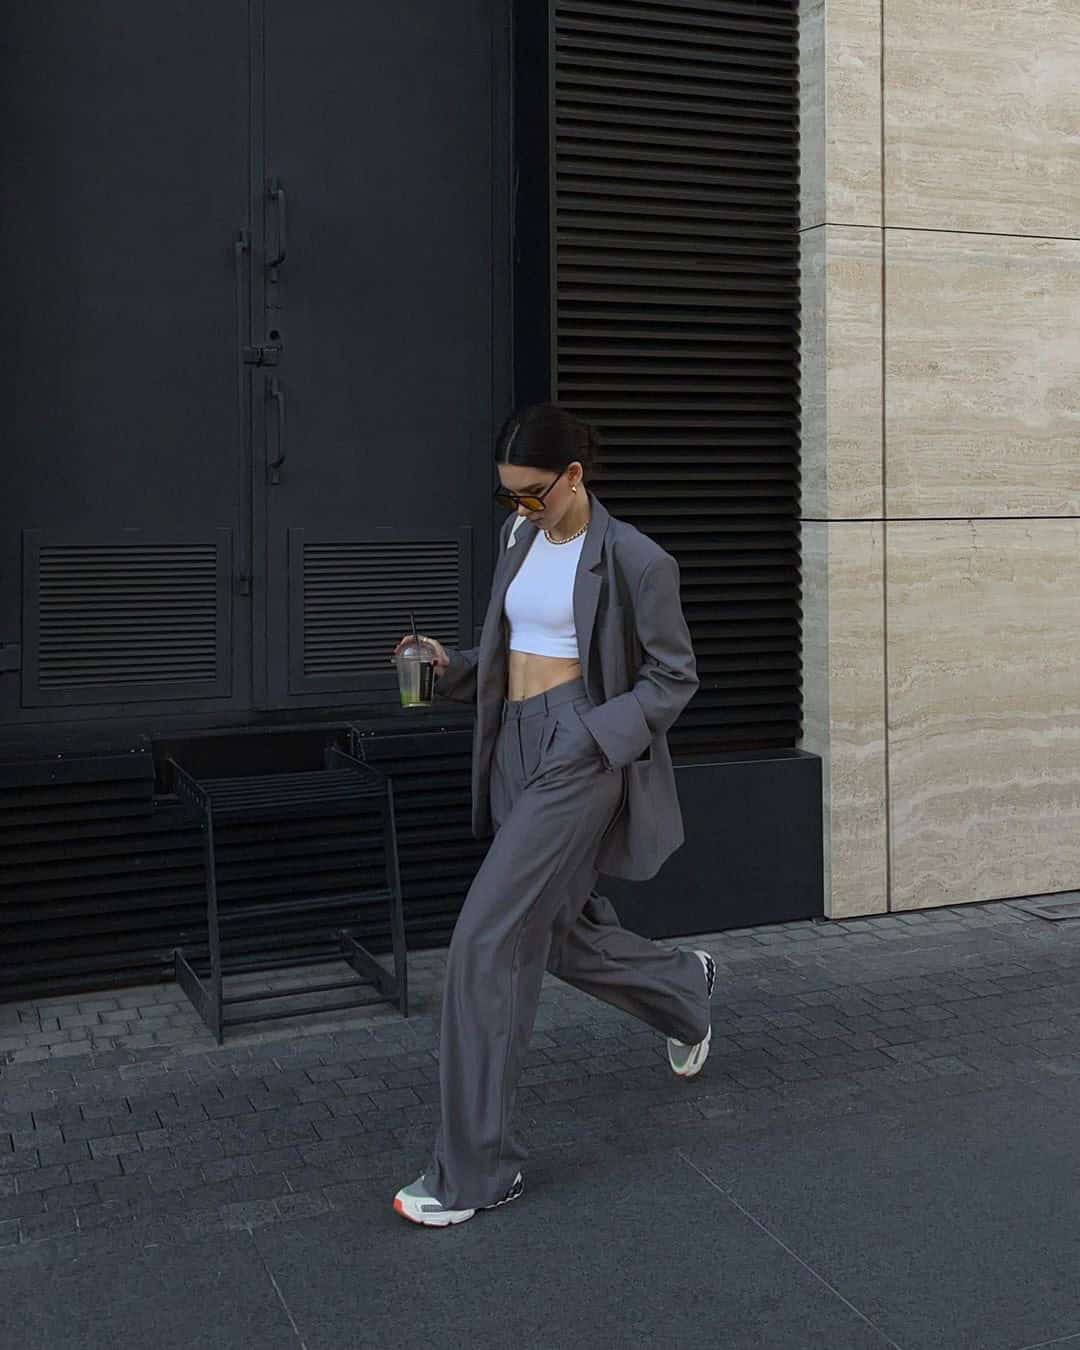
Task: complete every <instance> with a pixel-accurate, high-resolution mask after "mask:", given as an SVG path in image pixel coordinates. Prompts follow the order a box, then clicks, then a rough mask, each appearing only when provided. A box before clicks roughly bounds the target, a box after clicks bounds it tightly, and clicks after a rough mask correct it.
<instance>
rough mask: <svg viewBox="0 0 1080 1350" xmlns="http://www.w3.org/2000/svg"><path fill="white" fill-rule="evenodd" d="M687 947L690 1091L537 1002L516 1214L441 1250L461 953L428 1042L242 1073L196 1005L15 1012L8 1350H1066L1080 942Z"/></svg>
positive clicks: (898, 935) (3, 1036)
mask: <svg viewBox="0 0 1080 1350" xmlns="http://www.w3.org/2000/svg"><path fill="white" fill-rule="evenodd" d="M680 945H694V946H704V947H707V948H708V950H709V951H711V952H712V953H713V955H714V956H715V957H716V959H717V962H718V967H719V970H718V978H717V984H716V991H715V994H714V1017H713V1024H714V1033H713V1048H712V1053H711V1056H710V1059H709V1061H708V1064H707V1066H706V1069H705V1071H704V1072H703V1073H702V1075H701V1076H700V1077H699V1078H698V1079H696V1080H694V1081H692V1082H690V1083H683V1082H681V1081H679V1080H676V1079H674V1078H673V1076H672V1075H671V1074H670V1072H669V1070H668V1068H667V1065H666V1059H665V1057H664V1046H663V1041H662V1039H661V1038H660V1037H659V1036H657V1035H656V1033H654V1032H653V1031H651V1030H650V1029H649V1028H645V1027H642V1026H640V1025H638V1024H637V1023H635V1022H633V1021H632V1020H631V1019H629V1018H627V1017H626V1016H624V1015H623V1014H621V1013H618V1012H616V1011H614V1010H612V1009H608V1008H606V1007H605V1006H604V1005H601V1004H598V1003H596V1002H594V1001H593V1000H590V999H588V998H587V997H586V996H584V995H581V994H579V993H577V992H576V991H574V990H571V989H569V988H568V987H566V986H563V985H561V984H560V983H559V982H558V981H555V980H553V979H550V978H549V979H548V980H547V981H546V982H545V988H544V992H543V996H542V1001H541V1010H540V1016H539V1019H538V1023H537V1030H536V1034H535V1036H534V1039H533V1044H532V1049H531V1052H530V1055H529V1059H528V1063H527V1068H526V1071H525V1074H524V1077H523V1080H522V1086H521V1090H520V1092H519V1097H518V1105H517V1118H518V1122H519V1125H520V1128H521V1130H522V1133H523V1134H524V1136H525V1138H526V1140H527V1142H528V1144H529V1147H530V1150H531V1154H532V1156H531V1158H530V1162H529V1165H528V1170H527V1174H526V1182H527V1190H526V1196H525V1198H524V1199H523V1200H522V1201H520V1202H517V1203H516V1204H515V1205H514V1206H510V1207H508V1208H507V1209H506V1210H503V1211H498V1212H497V1213H495V1214H493V1215H480V1216H478V1217H477V1219H476V1220H474V1221H473V1222H471V1223H469V1224H466V1225H464V1226H463V1227H462V1228H460V1229H455V1230H453V1231H451V1232H429V1231H426V1230H417V1229H414V1228H412V1227H411V1226H409V1225H406V1224H404V1223H403V1222H402V1221H401V1220H400V1219H399V1218H398V1217H397V1216H396V1215H394V1214H393V1213H392V1211H391V1210H390V1208H389V1205H390V1199H391V1197H392V1195H393V1192H394V1190H396V1189H397V1187H398V1186H399V1185H401V1184H403V1183H404V1182H406V1181H410V1180H412V1178H413V1177H414V1176H415V1175H416V1174H417V1172H418V1171H419V1170H420V1169H421V1168H422V1167H423V1165H424V1163H425V1161H426V1158H427V1150H428V1147H429V1145H430V1142H431V1137H432V1133H433V1130H434V1127H435V1123H436V1120H437V1113H438V1104H437V1103H438V1093H437V1079H438V1064H437V1028H438V999H439V994H440V981H441V972H442V966H443V953H441V952H437V953H419V954H414V955H413V956H412V957H411V958H410V981H411V992H412V1003H413V1010H414V1011H413V1016H411V1017H410V1018H409V1019H408V1020H407V1021H403V1020H402V1019H401V1018H400V1017H398V1015H397V1014H396V1012H395V1011H394V1010H393V1009H391V1008H388V1007H387V1006H386V1005H384V1004H381V1003H380V1004H372V1005H371V1006H370V1007H367V1008H363V1009H357V1010H354V1011H350V1012H348V1013H331V1014H324V1015H319V1014H317V1013H313V1014H309V1015H306V1016H304V1017H303V1018H301V1019H298V1020H296V1021H291V1022H283V1023H273V1024H269V1026H270V1029H269V1030H267V1029H265V1027H266V1025H267V1024H262V1025H261V1026H260V1027H259V1028H252V1029H249V1030H245V1029H242V1028H240V1029H237V1030H235V1031H233V1032H231V1033H230V1036H229V1039H228V1042H227V1044H226V1045H225V1047H223V1048H219V1047H217V1046H216V1044H215V1043H214V1042H213V1040H212V1039H211V1038H210V1037H209V1036H207V1035H206V1034H205V1031H204V1030H203V1028H202V1025H201V1023H200V1022H199V1020H198V1018H197V1017H196V1016H195V1014H194V1012H193V1011H192V1010H191V1009H190V1007H189V1006H188V1005H187V1003H186V1001H185V1000H184V999H183V996H182V995H181V994H180V992H179V990H178V989H177V987H176V986H175V985H160V986H153V987H143V988H139V989H132V990H125V991H122V992H119V993H116V992H113V993H107V994H102V995H100V996H77V997H72V998H67V999H60V998H58V999H43V1000H38V1001H35V1002H33V1003H26V1004H6V1005H0V1065H2V1066H3V1067H0V1278H2V1279H3V1280H4V1282H5V1288H6V1290H7V1295H8V1296H7V1297H6V1299H5V1300H4V1301H3V1305H2V1310H0V1344H4V1345H8V1344H11V1345H19V1346H20V1347H21V1348H22V1347H34V1346H41V1347H48V1350H55V1347H57V1346H61V1345H63V1346H66V1345H68V1344H70V1345H73V1346H74V1345H78V1346H79V1347H80V1348H81V1347H86V1346H96V1345H98V1344H100V1345H102V1346H105V1345H108V1346H109V1347H110V1350H118V1347H126V1346H133V1347H139V1348H140V1350H141V1347H142V1346H144V1345H145V1346H146V1347H148V1348H149V1347H150V1346H153V1347H154V1350H160V1347H163V1346H165V1347H168V1346H171V1345H174V1344H175V1345H176V1346H188V1345H203V1344H205V1345H210V1344H214V1345H218V1346H226V1347H227V1346H233V1345H235V1346H238V1347H239V1346H247V1345H249V1344H251V1345H256V1344H258V1345H260V1346H268V1345H272V1346H274V1345H277V1344H281V1345H283V1346H298V1345H301V1346H306V1347H308V1348H309V1350H323V1347H328V1346H336V1345H339V1344H340V1345H350V1346H357V1345H372V1346H375V1345H386V1344H390V1343H392V1342H393V1343H396V1344H401V1345H406V1346H411V1345H414V1344H416V1345H420V1344H424V1345H431V1344H432V1340H433V1337H432V1334H431V1321H430V1319H431V1317H432V1316H435V1317H436V1318H437V1319H438V1320H439V1325H440V1326H443V1327H444V1328H445V1343H447V1344H450V1343H454V1342H456V1341H457V1340H461V1339H469V1340H470V1341H471V1342H472V1343H474V1344H475V1343H479V1344H481V1345H488V1344H490V1345H492V1346H504V1345H506V1344H508V1343H509V1342H510V1341H511V1340H512V1339H513V1340H517V1339H522V1338H525V1339H527V1340H528V1341H529V1343H530V1344H531V1345H532V1346H547V1345H552V1346H555V1345H590V1346H592V1345H596V1346H597V1347H600V1346H603V1347H605V1350H606V1347H608V1346H612V1345H620V1346H621V1345H635V1346H636V1345H642V1346H644V1345H656V1344H668V1345H671V1344H674V1345H680V1344H686V1345H691V1344H694V1345H700V1344H702V1343H705V1344H710V1345H719V1346H723V1347H725V1348H726V1347H743V1346H746V1347H751V1346H754V1347H757V1346H774V1345H775V1346H777V1347H781V1346H782V1347H784V1348H785V1350H801V1347H803V1346H810V1345H819V1344H823V1343H827V1344H829V1345H830V1346H832V1347H847V1346H859V1347H861V1346H864V1345H865V1346H889V1345H891V1346H894V1347H896V1346H899V1347H901V1350H912V1347H916V1346H918V1347H923V1346H926V1347H927V1350H931V1348H932V1350H952V1347H957V1350H959V1348H960V1347H968V1346H970V1347H972V1350H991V1348H994V1350H996V1347H1001V1350H1020V1347H1030V1346H1035V1345H1044V1344H1045V1345H1049V1344H1065V1343H1067V1341H1069V1340H1071V1341H1072V1342H1073V1343H1074V1344H1076V1345H1077V1346H1078V1347H1080V1281H1078V1280H1077V1278H1076V1255H1077V1244H1076V1237H1075V1234H1076V1232H1077V1231H1080V1186H1078V1185H1077V1182H1078V1181H1080V1149H1078V1148H1077V1147H1076V1145H1077V1144H1078V1143H1080V1131H1078V1130H1077V1128H1076V1127H1075V1125H1074V1121H1075V1119H1076V1108H1077V1106H1078V1105H1080V923H1076V922H1064V923H1048V922H1046V921H1045V920H1043V919H1039V918H1035V917H1032V916H1030V915H1028V914H1026V913H1025V912H1024V910H1023V909H1022V907H1021V905H1020V904H1019V903H1012V902H1009V903H1000V904H992V905H978V906H964V907H959V908H957V909H953V910H935V911H930V912H926V913H918V914H904V915H894V916H886V917H881V918H872V919H861V920H852V921H847V922H843V923H821V924H813V923H797V924H788V925H781V926H774V927H768V928H760V929H743V930H739V931H736V932H728V933H724V934H717V935H713V936H710V937H705V938H697V939H686V940H680ZM326 974H327V972H326V967H321V968H319V970H318V972H317V977H318V978H319V979H325V978H326ZM282 978H290V979H291V978H293V976H292V975H291V974H290V976H288V977H282ZM1074 1155H1075V1160H1074ZM61 1289H62V1290H64V1291H65V1293H64V1297H63V1298H60V1299H59V1300H58V1299H57V1298H55V1297H52V1296H51V1295H50V1291H57V1290H61ZM199 1290H202V1291H203V1292H202V1293H201V1294H198V1296H194V1295H193V1291H199ZM417 1291H422V1294H423V1299H424V1300H425V1303H424V1314H423V1316H422V1317H420V1318H419V1320H417V1322H416V1324H415V1325H413V1324H412V1323H410V1321H409V1319H408V1316H407V1315H406V1314H405V1313H404V1312H403V1310H404V1309H407V1308H408V1307H409V1306H411V1304H412V1302H413V1300H414V1299H415V1298H417V1297H418V1296H419V1295H418V1293H417ZM538 1300H539V1302H538ZM541 1307H542V1308H546V1309H547V1313H546V1315H544V1316H541V1314H540V1312H539V1311H538V1309H540V1308H541ZM65 1308H66V1309H67V1312H66V1313H65V1311H64V1310H65ZM702 1318H705V1319H707V1323H706V1324H705V1325H703V1323H702V1321H701V1319H702ZM365 1319H367V1320H365ZM707 1328H711V1329H712V1332H715V1334H711V1333H710V1331H709V1330H708V1329H707ZM434 1340H435V1343H436V1344H439V1343H442V1342H441V1341H440V1339H439V1337H438V1336H436V1337H434Z"/></svg>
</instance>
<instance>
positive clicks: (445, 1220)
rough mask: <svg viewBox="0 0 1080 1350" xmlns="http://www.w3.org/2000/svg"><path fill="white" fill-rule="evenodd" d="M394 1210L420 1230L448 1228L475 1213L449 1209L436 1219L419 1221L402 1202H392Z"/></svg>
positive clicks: (462, 1221) (396, 1200)
mask: <svg viewBox="0 0 1080 1350" xmlns="http://www.w3.org/2000/svg"><path fill="white" fill-rule="evenodd" d="M394 1209H395V1210H396V1211H397V1213H398V1214H400V1215H401V1217H402V1218H403V1219H408V1221H409V1222H410V1223H415V1224H417V1225H419V1227H421V1228H449V1227H450V1225H451V1224H455V1223H464V1222H465V1220H466V1219H471V1218H472V1216H473V1215H474V1214H475V1213H476V1210H475V1209H451V1210H447V1211H446V1212H445V1213H443V1214H440V1215H439V1217H438V1218H426V1219H421V1218H418V1217H417V1216H416V1215H415V1214H410V1213H409V1211H408V1210H407V1209H406V1208H405V1204H404V1202H403V1201H401V1200H398V1199H397V1198H395V1200H394Z"/></svg>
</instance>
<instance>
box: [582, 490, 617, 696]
mask: <svg viewBox="0 0 1080 1350" xmlns="http://www.w3.org/2000/svg"><path fill="white" fill-rule="evenodd" d="M589 496H590V498H591V501H592V515H591V517H590V519H589V528H588V530H586V532H585V543H584V545H583V546H582V549H581V557H580V558H579V559H578V565H577V573H576V574H575V576H574V628H575V630H576V632H577V640H578V653H579V655H580V658H581V669H582V671H587V670H588V660H589V650H590V648H591V646H592V636H593V626H594V625H595V623H596V607H597V604H598V603H599V600H600V586H601V575H600V565H601V561H602V554H603V546H604V536H605V535H606V533H607V527H608V521H609V520H610V519H611V517H610V516H609V515H608V512H607V509H606V508H605V507H604V505H603V504H602V503H601V502H600V501H598V500H597V498H596V497H595V496H593V494H592V493H590V494H589Z"/></svg>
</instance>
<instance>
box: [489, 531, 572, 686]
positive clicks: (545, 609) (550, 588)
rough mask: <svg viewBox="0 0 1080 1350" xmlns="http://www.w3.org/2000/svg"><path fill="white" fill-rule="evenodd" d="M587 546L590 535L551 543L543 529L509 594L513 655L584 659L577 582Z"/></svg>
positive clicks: (507, 613)
mask: <svg viewBox="0 0 1080 1350" xmlns="http://www.w3.org/2000/svg"><path fill="white" fill-rule="evenodd" d="M584 544H585V536H584V535H582V536H581V538H580V539H575V540H573V541H572V542H571V543H568V544H549V543H548V541H547V537H546V536H545V534H544V532H543V530H541V531H539V533H538V534H537V535H536V537H535V538H534V539H533V542H532V545H531V547H530V548H529V551H528V553H527V554H526V555H525V559H524V561H523V562H522V564H521V566H520V567H519V568H518V573H517V576H516V577H515V578H514V579H513V581H512V582H511V583H510V586H509V588H508V590H507V592H506V602H505V610H506V617H507V620H508V621H509V624H510V650H511V651H512V652H532V653H533V654H534V655H536V656H563V657H569V658H570V659H571V660H574V661H576V660H577V659H578V641H577V630H576V629H575V627H574V578H575V576H576V575H577V565H578V559H579V558H580V557H581V550H582V548H583V547H584Z"/></svg>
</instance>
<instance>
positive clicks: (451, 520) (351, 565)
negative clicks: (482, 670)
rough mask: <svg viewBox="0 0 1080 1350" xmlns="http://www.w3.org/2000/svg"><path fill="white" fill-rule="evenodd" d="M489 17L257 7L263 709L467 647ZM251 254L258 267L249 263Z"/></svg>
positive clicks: (486, 327)
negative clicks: (397, 661)
mask: <svg viewBox="0 0 1080 1350" xmlns="http://www.w3.org/2000/svg"><path fill="white" fill-rule="evenodd" d="M500 8H501V7H500V6H498V5H496V4H495V3H494V0H468V2H467V3H462V2H460V0H459V2H458V3H455V4H453V5H441V4H434V3H431V0H408V2H407V3H395V4H393V5H386V6H378V5H343V4H341V2H340V0H265V9H264V11H263V22H264V24H265V88H264V90H263V96H262V102H263V104H264V106H265V109H266V124H265V139H264V141H263V143H262V145H261V146H260V147H259V149H260V154H259V155H257V156H256V163H257V164H259V165H260V170H261V171H260V175H259V177H260V182H259V183H258V187H259V191H260V195H261V202H262V227H263V236H262V243H261V251H262V257H261V259H259V258H258V257H257V258H256V268H255V271H256V286H257V288H258V290H259V291H260V300H261V304H262V306H263V314H264V319H265V321H264V326H263V333H262V334H261V335H260V336H261V345H264V346H265V347H267V348H270V349H271V350H270V351H269V352H268V353H266V354H265V355H264V360H266V359H269V360H272V361H274V362H275V364H273V365H266V366H265V367H264V368H262V369H259V368H256V372H255V374H256V388H255V398H254V406H255V432H254V436H255V440H254V443H255V446H256V454H255V476H254V483H255V491H254V522H255V539H256V552H255V556H256V558H257V559H258V562H257V571H256V577H255V586H256V596H257V597H260V598H261V603H257V604H256V701H257V702H258V703H260V704H262V705H263V706H269V707H282V706H288V705H290V704H296V703H329V702H342V701H346V700H348V698H349V697H350V696H353V697H355V696H356V695H357V694H360V693H364V694H365V695H366V696H367V697H373V696H375V697H377V696H379V691H382V692H383V693H384V694H385V693H387V692H389V688H388V676H391V675H392V672H390V671H389V669H388V661H387V653H388V650H389V646H390V644H391V642H392V641H393V640H394V639H395V638H396V637H397V636H398V635H399V634H400V633H401V632H402V631H404V629H405V627H406V626H407V623H408V611H409V610H410V609H413V610H415V612H416V618H417V622H418V623H419V624H420V625H421V626H422V627H423V628H424V629H425V630H426V631H429V632H431V633H433V634H435V635H437V636H439V637H441V638H443V639H445V640H447V641H451V642H455V643H456V642H458V641H459V640H461V639H464V640H468V639H469V638H470V637H471V633H472V624H473V617H472V610H473V585H474V577H476V576H483V575H486V574H487V571H488V549H489V547H490V538H489V535H490V531H489V530H488V529H486V528H480V529H479V530H476V531H475V532H474V531H473V529H472V528H471V526H472V525H473V523H474V522H478V523H480V525H481V526H482V527H483V526H484V525H486V523H487V521H488V520H489V518H490V511H489V507H488V504H487V502H488V495H489V493H490V481H489V480H490V479H491V469H490V465H489V456H490V450H489V447H490V445H491V441H492V432H493V426H492V422H493V416H494V413H493V392H492V385H493V335H492V334H493V324H492V314H493V309H494V308H495V286H496V280H495V273H496V270H497V269H496V259H495V253H496V244H495V227H494V225H493V204H494V201H495V188H494V183H495V182H496V180H498V181H502V180H503V175H502V174H501V173H499V174H496V172H495V150H494V148H493V142H494V138H495V136H496V135H497V134H498V135H501V134H502V133H501V131H499V130H497V129H496V127H495V126H494V121H495V119H494V118H493V93H494V90H493V68H494V66H495V64H496V63H495V61H494V60H493V57H494V54H495V51H496V42H495V29H496V27H497V26H498V24H497V21H496V11H497V10H499V9H500ZM257 252H258V250H257Z"/></svg>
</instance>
